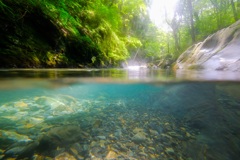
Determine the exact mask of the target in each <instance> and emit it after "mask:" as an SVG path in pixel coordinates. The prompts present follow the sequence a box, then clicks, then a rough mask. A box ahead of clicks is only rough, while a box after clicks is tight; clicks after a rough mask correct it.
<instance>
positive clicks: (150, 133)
mask: <svg viewBox="0 0 240 160" xmlns="http://www.w3.org/2000/svg"><path fill="white" fill-rule="evenodd" d="M179 75H180V76H179ZM183 75H188V76H183ZM218 75H220V76H219V77H216V76H215V77H214V78H215V79H213V77H212V76H209V75H205V74H204V75H203V74H202V73H199V74H196V73H192V74H190V73H188V72H187V73H174V72H172V71H169V70H137V71H129V70H120V69H113V70H2V71H0V79H1V80H0V81H1V85H0V158H2V159H10V158H14V159H59V160H60V159H67V158H68V159H87V160H88V159H163V160H164V159H166V160H170V159H177V160H195V159H196V160H202V159H218V160H221V159H223V160H228V159H229V160H231V159H234V160H235V159H238V157H240V90H239V89H240V83H239V82H238V81H237V79H236V76H234V75H232V74H231V73H225V75H231V76H228V77H225V79H223V78H222V75H223V74H222V73H219V74H218ZM193 77H198V79H196V78H193ZM227 78H230V79H227ZM204 79H206V80H205V81H203V80H204ZM219 79H221V80H219Z"/></svg>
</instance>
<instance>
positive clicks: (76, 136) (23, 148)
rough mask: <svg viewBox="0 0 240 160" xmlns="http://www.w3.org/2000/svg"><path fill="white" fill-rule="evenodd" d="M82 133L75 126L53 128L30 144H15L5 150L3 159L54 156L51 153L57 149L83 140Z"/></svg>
mask: <svg viewBox="0 0 240 160" xmlns="http://www.w3.org/2000/svg"><path fill="white" fill-rule="evenodd" d="M82 137H83V134H82V131H81V129H80V127H79V126H76V125H64V126H59V127H53V128H51V129H50V130H49V131H47V132H45V133H41V134H40V135H39V136H38V138H37V140H34V141H31V142H30V143H20V142H17V143H15V144H13V145H11V146H10V147H8V148H7V149H6V151H5V152H4V157H3V159H7V158H9V157H16V158H18V159H21V158H30V157H32V156H33V154H34V153H41V154H43V155H49V156H54V155H53V151H54V150H55V149H56V148H57V147H64V146H68V145H71V144H73V143H75V142H79V141H81V140H82V139H83V138H82Z"/></svg>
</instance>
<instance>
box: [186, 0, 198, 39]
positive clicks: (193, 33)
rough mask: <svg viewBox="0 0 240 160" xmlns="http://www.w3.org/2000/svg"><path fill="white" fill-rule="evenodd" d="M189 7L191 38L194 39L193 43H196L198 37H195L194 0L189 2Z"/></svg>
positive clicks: (188, 0)
mask: <svg viewBox="0 0 240 160" xmlns="http://www.w3.org/2000/svg"><path fill="white" fill-rule="evenodd" d="M187 6H188V11H189V15H190V30H191V37H192V42H193V43H194V42H195V41H196V35H195V27H194V21H193V6H192V0H187Z"/></svg>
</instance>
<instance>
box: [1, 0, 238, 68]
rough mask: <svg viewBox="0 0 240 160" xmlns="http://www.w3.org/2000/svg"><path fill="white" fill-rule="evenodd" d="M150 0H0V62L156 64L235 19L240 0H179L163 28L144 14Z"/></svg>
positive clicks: (169, 60) (25, 64) (170, 60)
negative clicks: (130, 61)
mask: <svg viewBox="0 0 240 160" xmlns="http://www.w3.org/2000/svg"><path fill="white" fill-rule="evenodd" d="M151 3H152V2H151V0H111V1H110V0H18V1H15V0H0V15H1V16H0V36H1V39H0V62H1V63H0V67H2V68H3V67H4V68H7V67H10V68H15V67H37V68H38V67H118V66H121V65H122V64H123V63H125V64H127V60H129V59H131V60H135V61H138V62H139V63H141V62H142V60H144V61H145V62H148V64H149V65H156V66H160V67H162V68H164V67H166V66H170V65H171V64H172V63H174V62H175V60H176V59H177V58H178V56H179V55H180V54H181V53H182V52H183V51H184V50H186V49H187V48H188V47H189V46H191V45H192V44H194V43H197V42H198V41H201V40H203V39H204V38H206V37H207V36H208V35H210V34H212V33H214V32H216V31H217V30H220V29H222V28H224V27H227V26H229V25H230V24H232V23H234V22H235V21H237V20H238V19H239V17H240V0H179V1H178V4H177V5H176V8H175V11H174V14H173V16H169V15H170V14H169V13H168V11H167V10H166V11H165V14H164V16H165V17H164V18H165V22H166V23H167V24H168V26H169V28H170V29H169V30H168V31H166V30H162V29H161V28H157V27H156V25H155V24H154V23H153V22H151V20H150V18H149V12H148V11H149V7H150V6H151Z"/></svg>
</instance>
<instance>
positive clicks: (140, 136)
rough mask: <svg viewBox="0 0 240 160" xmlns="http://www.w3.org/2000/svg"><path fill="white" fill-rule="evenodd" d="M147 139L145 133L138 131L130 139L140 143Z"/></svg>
mask: <svg viewBox="0 0 240 160" xmlns="http://www.w3.org/2000/svg"><path fill="white" fill-rule="evenodd" d="M146 140H147V137H146V133H144V132H139V133H137V134H135V135H134V136H133V137H132V141H133V142H135V143H142V142H145V141H146Z"/></svg>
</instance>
